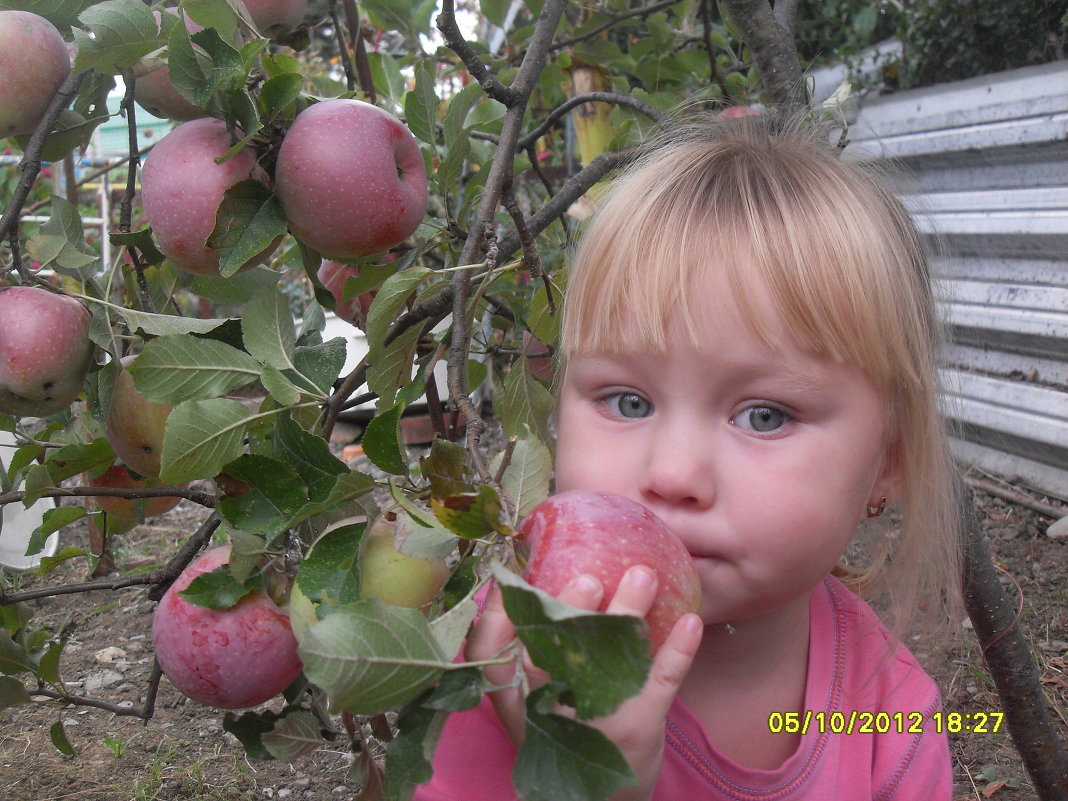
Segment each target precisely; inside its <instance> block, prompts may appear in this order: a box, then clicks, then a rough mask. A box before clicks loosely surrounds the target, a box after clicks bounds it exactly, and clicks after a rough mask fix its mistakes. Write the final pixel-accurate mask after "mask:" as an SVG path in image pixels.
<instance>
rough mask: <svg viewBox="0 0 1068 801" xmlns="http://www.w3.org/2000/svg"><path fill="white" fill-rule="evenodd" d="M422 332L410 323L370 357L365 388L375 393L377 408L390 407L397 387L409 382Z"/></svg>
mask: <svg viewBox="0 0 1068 801" xmlns="http://www.w3.org/2000/svg"><path fill="white" fill-rule="evenodd" d="M421 333H422V332H421V331H420V329H419V326H417V325H413V326H412V327H411V328H409V329H408V330H407V331H405V332H404V333H402V334H401V335H400V336H398V337H397V338H396V339H394V340H393V341H392V342H390V343H389V344H388V345H386V346H385V347H384V348H383V349H382V350H379V351H377V352H376V354H375V355H374V356H370V357H369V362H370V363H369V365H368V367H367V388H368V389H369V390H370V391H371V392H374V393H375V394H377V395H378V398H379V402H378V405H379V408H389V407H390V406H393V405H394V404H395V403H396V402H397V390H398V389H399V388H401V387H403V386H406V385H408V384H409V383H410V382H411V380H412V365H413V363H414V361H415V351H416V346H417V345H418V344H419V337H420V334H421ZM420 394H422V393H420Z"/></svg>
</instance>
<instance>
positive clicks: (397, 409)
mask: <svg viewBox="0 0 1068 801" xmlns="http://www.w3.org/2000/svg"><path fill="white" fill-rule="evenodd" d="M402 414H404V405H403V404H400V403H398V404H397V405H396V406H394V407H393V408H392V409H388V410H387V411H384V412H382V413H381V414H379V415H377V416H376V417H373V418H372V419H371V421H370V422H369V423H368V424H367V428H366V429H364V432H363V452H364V454H366V456H367V458H368V459H370V460H371V462H373V463H374V465H375V466H376V467H378V468H380V469H382V470H385V471H386V472H387V473H390V474H391V475H394V476H406V475H408V454H407V452H406V451H405V450H404V445H403V443H402V441H401V435H400V419H401V415H402Z"/></svg>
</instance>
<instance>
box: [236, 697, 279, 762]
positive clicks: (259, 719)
mask: <svg viewBox="0 0 1068 801" xmlns="http://www.w3.org/2000/svg"><path fill="white" fill-rule="evenodd" d="M281 717H282V716H281V715H279V714H278V713H277V712H272V711H271V710H269V709H268V710H263V711H262V712H245V713H243V714H242V715H240V716H239V717H238V716H235V715H234V713H233V712H227V713H226V714H225V715H224V716H223V724H222V725H223V729H225V730H226V731H228V732H230V734H232V735H234V737H236V738H237V739H238V740H239V741H240V742H241V745H242V746H244V748H245V753H246V754H247V755H248V756H249V758H250V759H260V760H268V759H272V758H273V757H272V756H271V753H270V751H268V750H267V749H266V748H265V747H264V745H263V735H265V734H267V733H268V732H270V731H271V730H272V729H273V728H274V724H275V723H277V722H278V720H279V719H280V718H281Z"/></svg>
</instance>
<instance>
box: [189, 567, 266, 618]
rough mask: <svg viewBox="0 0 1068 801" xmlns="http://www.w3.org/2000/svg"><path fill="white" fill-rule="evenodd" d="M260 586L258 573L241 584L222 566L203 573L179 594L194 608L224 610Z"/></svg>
mask: <svg viewBox="0 0 1068 801" xmlns="http://www.w3.org/2000/svg"><path fill="white" fill-rule="evenodd" d="M260 585H261V580H260V575H259V574H258V573H257V574H256V575H254V576H251V577H250V578H249V579H248V580H247V581H244V582H240V581H237V580H236V579H235V578H234V577H233V575H232V574H231V573H230V569H229V567H228V566H227V565H220V566H219V567H217V568H215V569H214V570H212V571H211V572H209V573H201V574H200V575H199V576H197V577H196V578H195V579H193V580H192V581H191V582H189V586H188V587H186V588H185V589H184V590H181V591H180V592H179V593H178V594H179V595H181V596H182V597H183V598H184V599H185V600H186V601H188V602H189V603H191V604H193V605H194V606H203V607H206V608H208V609H215V610H223V609H230V608H231V607H232V606H233V605H234V604H236V603H237V602H238V601H240V600H241V599H242V598H244V597H245V596H246V595H248V594H249V593H250V592H252V591H253V590H255V589H258V588H259V587H260Z"/></svg>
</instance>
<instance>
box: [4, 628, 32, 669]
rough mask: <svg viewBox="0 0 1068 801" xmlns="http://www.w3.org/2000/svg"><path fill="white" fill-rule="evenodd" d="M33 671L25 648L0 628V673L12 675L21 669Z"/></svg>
mask: <svg viewBox="0 0 1068 801" xmlns="http://www.w3.org/2000/svg"><path fill="white" fill-rule="evenodd" d="M27 670H28V671H30V672H33V662H32V661H31V660H30V657H29V655H28V654H27V653H26V649H25V648H23V647H22V646H21V645H19V644H18V643H17V642H15V641H14V640H13V639H11V635H10V634H8V633H7V632H6V631H2V630H0V673H3V674H5V675H7V676H14V675H15V674H17V673H22V672H23V671H27Z"/></svg>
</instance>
